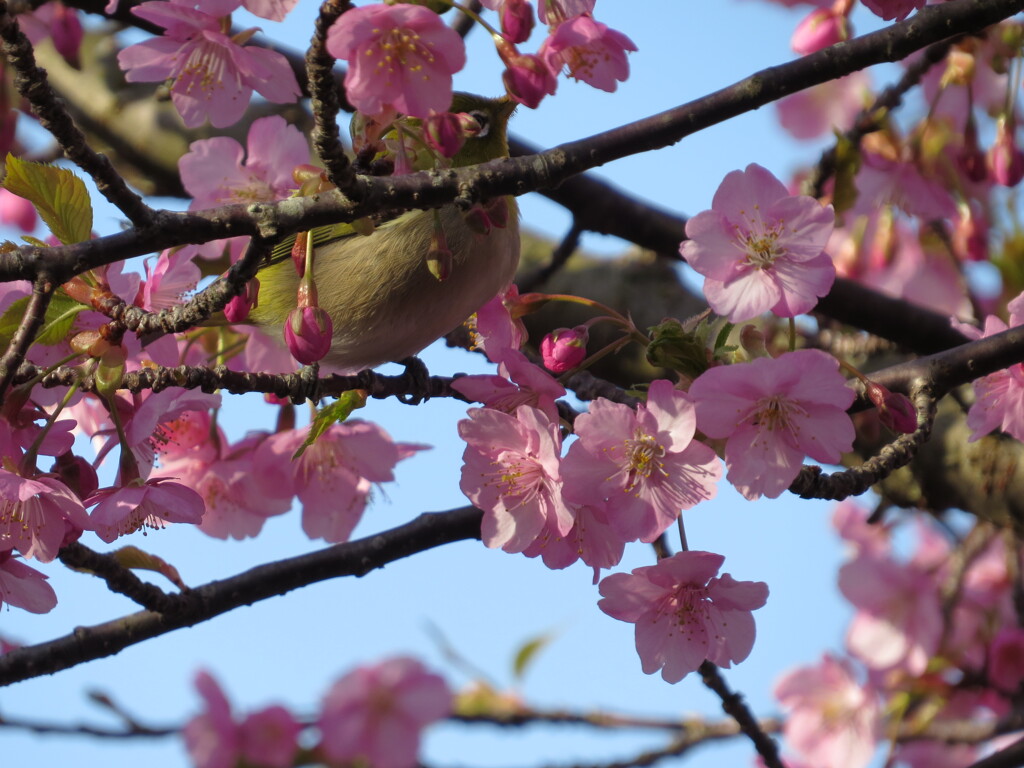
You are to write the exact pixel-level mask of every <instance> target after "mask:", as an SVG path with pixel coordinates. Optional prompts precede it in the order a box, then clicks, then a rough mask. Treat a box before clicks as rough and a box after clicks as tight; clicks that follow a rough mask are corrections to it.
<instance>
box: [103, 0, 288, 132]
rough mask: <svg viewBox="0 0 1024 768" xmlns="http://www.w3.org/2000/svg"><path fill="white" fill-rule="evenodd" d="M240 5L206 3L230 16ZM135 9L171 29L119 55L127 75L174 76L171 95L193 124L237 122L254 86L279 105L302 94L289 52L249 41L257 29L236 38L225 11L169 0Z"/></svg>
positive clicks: (132, 78)
mask: <svg viewBox="0 0 1024 768" xmlns="http://www.w3.org/2000/svg"><path fill="white" fill-rule="evenodd" d="M238 5H239V2H238V0H229V1H228V2H222V3H217V4H207V5H204V8H206V9H207V10H208V11H211V12H215V13H218V14H219V15H220V16H224V15H227V14H229V13H230V12H231V11H232V10H234V9H235V8H237V7H238ZM212 6H216V7H212ZM132 13H133V14H135V15H136V16H138V17H139V18H141V19H143V20H145V21H148V22H151V23H153V24H156V25H157V26H160V27H163V28H164V30H165V32H164V35H163V36H162V37H154V38H151V39H149V40H144V41H143V42H141V43H136V44H135V45H132V46H129V47H127V48H125V49H124V50H122V51H121V52H120V53H119V54H118V56H117V61H118V64H119V65H120V66H121V68H122V69H123V70H125V79H126V80H128V82H130V83H137V82H154V81H157V82H159V81H162V80H167V79H170V80H172V81H173V84H172V85H171V100H172V101H173V102H174V106H175V108H176V109H177V110H178V114H180V115H181V119H182V121H184V123H185V126H186V127H188V128H197V127H198V126H200V125H202V124H203V123H204V122H205V121H206V120H209V121H210V123H211V124H212V125H213V126H214V127H215V128H226V127H227V126H229V125H234V124H235V123H236V122H238V120H239V119H240V118H241V117H242V114H243V113H244V112H245V110H246V108H247V107H248V106H249V99H250V98H251V97H252V92H253V91H254V90H255V91H258V92H259V93H260V94H261V95H263V96H264V97H265V98H267V99H268V100H270V101H273V102H276V103H278V104H287V103H289V102H293V101H295V99H296V98H297V97H298V96H299V93H300V91H299V85H298V82H297V81H296V80H295V75H294V73H293V72H292V70H291V67H290V66H289V65H288V61H287V59H285V57H284V56H283V55H281V54H280V53H277V52H275V51H271V50H268V49H266V48H260V47H258V46H248V45H246V43H247V42H248V40H249V38H250V37H252V33H253V31H255V30H249V31H247V32H242V33H240V34H239V35H238V36H236V37H235V38H232V37H229V36H228V35H226V34H225V33H224V32H223V31H222V26H221V22H220V18H219V16H217V15H211V13H208V12H205V11H201V10H198V9H196V8H192V7H189V6H188V5H184V4H180V3H176V2H165V1H164V0H147V2H144V3H141V4H139V5H137V6H135V7H134V8H132Z"/></svg>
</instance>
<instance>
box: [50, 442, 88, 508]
mask: <svg viewBox="0 0 1024 768" xmlns="http://www.w3.org/2000/svg"><path fill="white" fill-rule="evenodd" d="M50 471H51V472H54V473H56V475H57V477H59V478H60V480H61V482H62V483H64V485H66V486H67V487H68V488H70V489H71V490H72V491H74V492H75V495H77V496H78V497H79V498H82V499H87V498H88V497H90V496H92V495H93V494H94V493H95V492H96V489H97V488H99V487H100V481H99V477H98V476H97V475H96V470H95V469H94V468H93V466H92V464H91V463H90V462H88V461H86V460H85V459H83V458H82V457H81V456H76V455H75V454H73V453H71V452H70V451H69V452H67V453H62V454H61V455H60V456H58V457H57V460H56V461H55V462H54V464H53V467H52V468H51V469H50Z"/></svg>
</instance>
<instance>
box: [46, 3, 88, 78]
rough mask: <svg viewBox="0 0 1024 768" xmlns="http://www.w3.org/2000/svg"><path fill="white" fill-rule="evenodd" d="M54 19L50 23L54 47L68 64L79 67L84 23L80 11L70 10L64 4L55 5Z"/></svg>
mask: <svg viewBox="0 0 1024 768" xmlns="http://www.w3.org/2000/svg"><path fill="white" fill-rule="evenodd" d="M53 6H54V7H53V19H52V20H51V22H50V31H51V33H52V36H53V47H54V48H56V49H57V53H59V54H60V55H61V56H62V57H63V58H64V61H66V62H67V63H68V64H70V65H71V66H72V67H75V68H77V67H78V51H79V49H80V48H81V47H82V37H83V36H84V32H83V31H82V22H81V21H80V20H79V18H78V11H77V10H75V9H74V8H68V7H67V6H66V5H64V4H63V3H59V2H55V3H54V4H53Z"/></svg>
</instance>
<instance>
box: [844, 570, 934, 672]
mask: <svg viewBox="0 0 1024 768" xmlns="http://www.w3.org/2000/svg"><path fill="white" fill-rule="evenodd" d="M939 586H940V585H939V584H938V583H937V582H936V578H935V574H934V573H933V572H931V571H930V570H927V569H922V568H918V567H916V566H915V565H914V564H913V563H900V562H897V561H896V560H893V559H891V558H889V557H884V556H878V555H874V554H868V553H862V554H860V555H858V556H857V557H856V558H854V559H853V560H852V561H850V562H848V563H846V564H844V565H843V566H842V567H841V568H840V569H839V589H840V591H841V592H842V593H843V596H844V597H845V598H846V599H847V600H849V601H850V602H851V603H852V604H853V605H854V607H856V608H857V613H856V614H855V615H854V617H853V621H852V622H850V627H849V630H848V631H847V635H846V646H847V648H848V649H849V650H850V652H851V653H852V654H853V655H854V656H856V657H857V658H859V659H860V660H861V661H863V662H864V663H865V664H867V665H868V666H869V667H871V668H872V669H876V670H882V671H886V670H890V669H893V668H897V667H898V668H901V669H904V670H906V671H907V672H908V673H909V674H911V675H915V676H917V675H922V674H924V672H925V670H926V668H927V666H928V662H929V661H930V660H931V659H932V658H933V657H934V656H935V654H936V653H937V651H938V649H939V642H940V640H941V638H942V630H943V619H942V606H941V603H940V599H939Z"/></svg>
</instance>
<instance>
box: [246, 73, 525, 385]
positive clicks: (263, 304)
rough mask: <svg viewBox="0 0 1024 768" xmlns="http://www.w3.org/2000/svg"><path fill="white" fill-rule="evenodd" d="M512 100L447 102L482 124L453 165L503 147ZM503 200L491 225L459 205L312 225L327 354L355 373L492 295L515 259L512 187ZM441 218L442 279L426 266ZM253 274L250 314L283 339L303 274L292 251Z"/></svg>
mask: <svg viewBox="0 0 1024 768" xmlns="http://www.w3.org/2000/svg"><path fill="white" fill-rule="evenodd" d="M514 109H515V103H514V102H512V101H511V100H509V99H507V98H501V99H487V98H483V97H481V96H473V95H470V94H463V93H457V94H455V96H454V98H453V101H452V107H451V111H452V112H454V113H467V114H469V115H470V116H472V117H473V118H474V119H475V121H476V122H477V123H478V124H479V126H480V130H479V131H478V132H476V134H475V135H472V136H470V137H468V138H467V139H466V141H465V144H464V145H463V146H462V148H461V149H460V150H459V151H458V153H457V154H455V156H454V157H453V158H452V165H453V166H456V167H460V166H468V165H475V164H478V163H483V162H487V161H488V160H493V159H494V158H498V157H507V156H508V139H507V134H506V126H507V124H508V120H509V118H510V117H511V115H512V112H513V111H514ZM504 204H505V206H506V209H507V219H506V221H498V219H499V218H500V217H495V221H496V224H497V223H500V224H502V225H504V226H497V225H495V226H491V227H490V228H489V230H488V231H487V232H486V234H484V233H482V231H481V228H480V227H479V225H477V226H476V227H471V225H470V223H467V219H466V216H465V212H464V211H462V210H460V209H459V208H457V207H456V206H455V205H447V206H444V207H443V208H441V209H440V210H439V211H430V210H428V211H418V210H415V211H407V212H406V213H403V214H401V215H400V216H398V217H396V218H394V219H392V220H390V221H387V222H384V223H383V224H380V225H379V226H378V227H377V228H376V229H375V230H374V231H373V233H372V234H370V235H366V236H363V235H359V234H356V233H355V232H354V230H353V229H352V226H351V225H349V224H340V225H335V226H332V227H324V228H321V229H319V230H314V231H313V243H314V244H315V253H314V258H313V280H314V282H315V284H316V291H317V294H318V303H319V306H320V307H321V308H322V309H324V310H325V311H326V312H327V313H328V314H329V315H330V316H331V321H332V323H333V340H332V342H331V348H330V351H329V352H328V353H327V355H326V357H324V358H323V361H322V362H323V363H325V364H328V365H330V366H332V367H334V368H336V369H338V370H339V371H341V372H345V373H354V372H356V371H360V370H363V369H366V368H372V367H374V366H377V365H380V364H382V363H386V362H391V361H399V360H402V359H404V358H407V357H409V356H411V355H414V354H416V353H417V352H419V351H420V350H422V349H423V348H425V347H426V346H428V345H429V344H431V343H432V342H433V341H435V340H437V339H439V338H440V337H441V336H443V335H445V334H446V333H448V332H449V331H451V330H453V329H454V328H456V327H457V326H458V325H459V324H460V323H462V322H463V321H464V320H465V319H466V318H467V317H469V316H470V315H471V314H473V313H474V312H476V311H477V310H478V309H479V308H480V307H481V306H483V305H484V304H485V303H487V302H488V301H489V300H490V299H492V298H494V296H495V295H497V293H498V292H499V291H501V290H502V289H504V288H505V287H506V286H507V285H508V284H509V283H510V282H511V281H512V278H513V276H514V274H515V270H516V266H517V265H518V263H519V210H518V207H517V205H516V202H515V198H513V197H511V196H508V197H507V198H504ZM498 205H499V206H500V205H501V204H500V203H498ZM506 209H502V212H505V210H506ZM491 210H494V208H493V204H492V208H491ZM438 221H439V222H440V229H441V230H442V231H443V233H444V239H445V241H446V242H447V247H448V250H449V251H450V253H451V260H450V263H448V262H446V263H445V265H444V268H443V269H442V271H443V272H446V273H447V275H446V277H445V279H443V280H439V279H438V278H437V277H435V275H434V274H432V273H431V269H430V267H429V266H428V253H429V252H430V251H431V247H432V244H435V243H436V238H435V232H436V231H437V223H438ZM290 240H291V242H294V238H291V239H290ZM432 241H433V242H432ZM286 247H290V245H288V246H286ZM279 250H281V249H277V250H275V253H278V252H279ZM435 268H436V265H435ZM257 277H258V278H259V297H258V301H257V304H256V306H254V307H253V309H252V311H251V312H250V315H249V319H250V321H251V322H253V323H255V324H256V325H258V326H260V327H262V328H264V329H265V330H267V331H268V332H269V333H271V334H273V335H274V336H275V337H276V338H279V339H283V326H284V322H285V319H286V318H287V316H288V313H289V312H290V311H291V310H292V309H294V308H295V306H296V291H297V289H298V286H299V276H298V274H296V270H295V267H294V265H293V264H292V260H291V259H290V258H284V259H277V260H276V263H272V264H270V265H269V266H266V267H264V268H262V269H261V270H260V272H259V273H258V275H257Z"/></svg>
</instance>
